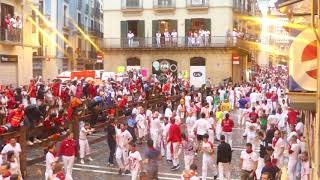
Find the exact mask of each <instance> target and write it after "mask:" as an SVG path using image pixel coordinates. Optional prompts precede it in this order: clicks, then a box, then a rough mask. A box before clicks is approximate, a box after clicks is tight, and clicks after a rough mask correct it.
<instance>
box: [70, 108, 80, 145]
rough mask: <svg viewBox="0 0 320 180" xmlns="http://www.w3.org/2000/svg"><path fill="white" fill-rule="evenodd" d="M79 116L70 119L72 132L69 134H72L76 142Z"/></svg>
mask: <svg viewBox="0 0 320 180" xmlns="http://www.w3.org/2000/svg"><path fill="white" fill-rule="evenodd" d="M79 131H80V129H79V115H78V114H76V115H74V116H73V118H72V130H71V132H73V135H74V139H76V140H78V139H79Z"/></svg>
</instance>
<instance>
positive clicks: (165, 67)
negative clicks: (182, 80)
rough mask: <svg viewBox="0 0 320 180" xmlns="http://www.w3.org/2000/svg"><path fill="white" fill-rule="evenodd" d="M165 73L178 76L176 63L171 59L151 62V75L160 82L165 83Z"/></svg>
mask: <svg viewBox="0 0 320 180" xmlns="http://www.w3.org/2000/svg"><path fill="white" fill-rule="evenodd" d="M166 73H172V75H173V76H174V77H177V74H178V63H177V61H174V60H171V59H158V60H156V61H153V62H152V74H156V75H157V76H158V77H159V80H160V81H161V82H165V81H166Z"/></svg>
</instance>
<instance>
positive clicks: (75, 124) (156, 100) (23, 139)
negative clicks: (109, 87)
mask: <svg viewBox="0 0 320 180" xmlns="http://www.w3.org/2000/svg"><path fill="white" fill-rule="evenodd" d="M180 98H181V95H175V96H171V97H170V99H171V101H172V103H173V104H174V103H176V102H179V100H180ZM165 103H166V97H165V96H151V97H149V99H147V100H145V101H143V102H129V103H128V107H130V109H131V108H132V107H133V106H134V105H135V104H138V105H139V106H142V107H144V108H149V107H151V108H152V109H155V108H160V107H163V105H165ZM110 108H115V111H116V115H115V119H116V121H117V122H125V120H126V119H127V117H125V116H124V115H122V116H119V109H118V107H117V106H114V107H110ZM110 108H109V109H110ZM109 109H104V110H103V111H102V114H103V115H104V116H106V114H107V111H108V110H109ZM83 114H84V115H80V116H79V115H75V116H74V117H73V120H72V121H71V125H70V127H71V128H70V131H71V132H73V133H74V137H75V139H78V137H79V130H80V129H79V122H80V121H84V122H88V121H90V119H91V114H86V113H83ZM105 127H106V122H102V123H98V124H97V125H96V126H95V127H94V128H95V129H96V130H97V131H100V130H104V128H105ZM46 130H47V129H46V128H45V127H44V126H38V127H34V128H32V129H28V128H27V127H21V128H19V129H18V130H17V131H14V132H8V133H5V134H2V135H0V138H1V139H4V140H7V139H10V138H12V137H16V138H18V139H19V143H20V145H21V149H22V152H21V154H20V162H21V164H20V165H21V172H22V175H23V176H24V177H26V176H27V166H30V165H32V164H35V163H39V162H43V161H44V160H45V156H41V157H38V158H35V159H30V160H28V159H27V152H28V151H32V149H35V148H44V147H47V146H48V145H49V143H51V142H60V141H62V140H63V139H64V138H65V137H66V135H61V136H59V137H58V138H56V139H50V138H48V139H45V140H42V142H41V143H39V144H34V145H32V146H30V145H28V144H27V138H28V137H30V136H36V135H37V134H39V133H41V132H44V131H46ZM105 139H106V136H102V137H99V138H97V139H94V140H91V141H89V143H90V144H94V143H97V142H101V141H103V140H105Z"/></svg>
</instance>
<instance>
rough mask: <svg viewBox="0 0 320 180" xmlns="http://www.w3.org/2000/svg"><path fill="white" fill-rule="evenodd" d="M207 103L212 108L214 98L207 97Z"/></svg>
mask: <svg viewBox="0 0 320 180" xmlns="http://www.w3.org/2000/svg"><path fill="white" fill-rule="evenodd" d="M206 101H207V103H208V104H209V106H211V105H212V101H213V97H212V96H207V97H206Z"/></svg>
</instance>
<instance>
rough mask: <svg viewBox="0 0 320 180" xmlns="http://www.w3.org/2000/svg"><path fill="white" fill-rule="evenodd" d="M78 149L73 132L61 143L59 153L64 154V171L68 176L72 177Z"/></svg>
mask: <svg viewBox="0 0 320 180" xmlns="http://www.w3.org/2000/svg"><path fill="white" fill-rule="evenodd" d="M77 149H78V147H77V142H76V140H74V135H73V133H70V134H69V135H68V137H67V138H66V139H64V140H63V141H62V142H61V144H60V148H59V153H58V155H59V156H60V155H62V161H63V166H64V171H65V174H66V176H67V177H69V178H72V168H73V164H74V159H75V156H76V154H77Z"/></svg>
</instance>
